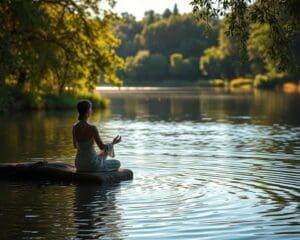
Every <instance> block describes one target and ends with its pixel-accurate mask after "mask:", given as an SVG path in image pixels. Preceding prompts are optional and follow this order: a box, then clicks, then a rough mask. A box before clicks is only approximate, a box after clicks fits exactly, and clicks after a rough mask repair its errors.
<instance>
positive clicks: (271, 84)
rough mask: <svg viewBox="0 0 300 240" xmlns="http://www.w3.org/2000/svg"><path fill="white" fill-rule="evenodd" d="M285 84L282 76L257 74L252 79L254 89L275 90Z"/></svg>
mask: <svg viewBox="0 0 300 240" xmlns="http://www.w3.org/2000/svg"><path fill="white" fill-rule="evenodd" d="M284 82H285V75H284V74H280V73H277V74H274V73H273V74H271V73H269V74H265V75H263V74H257V75H256V76H255V79H254V86H255V87H256V88H275V87H276V86H280V85H282V84H283V83H284Z"/></svg>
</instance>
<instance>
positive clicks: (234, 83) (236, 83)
mask: <svg viewBox="0 0 300 240" xmlns="http://www.w3.org/2000/svg"><path fill="white" fill-rule="evenodd" d="M245 85H247V86H249V85H250V86H251V87H252V86H253V79H251V78H236V79H232V80H231V81H230V87H232V88H236V87H242V86H245Z"/></svg>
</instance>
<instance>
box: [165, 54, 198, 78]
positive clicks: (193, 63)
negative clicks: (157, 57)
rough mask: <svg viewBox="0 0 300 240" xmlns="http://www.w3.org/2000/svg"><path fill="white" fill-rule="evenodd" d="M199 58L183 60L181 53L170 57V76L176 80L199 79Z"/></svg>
mask: <svg viewBox="0 0 300 240" xmlns="http://www.w3.org/2000/svg"><path fill="white" fill-rule="evenodd" d="M199 73H200V72H199V69H198V61H197V58H185V59H184V58H183V55H182V54H181V53H173V54H172V55H171V56H170V74H171V77H172V78H174V79H179V80H183V81H184V80H197V78H198V77H199Z"/></svg>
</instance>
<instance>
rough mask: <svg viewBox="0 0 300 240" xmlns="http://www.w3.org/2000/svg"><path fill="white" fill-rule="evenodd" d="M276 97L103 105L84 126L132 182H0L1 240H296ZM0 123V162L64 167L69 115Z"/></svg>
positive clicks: (295, 169) (294, 175) (298, 173)
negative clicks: (111, 150) (110, 144)
mask: <svg viewBox="0 0 300 240" xmlns="http://www.w3.org/2000/svg"><path fill="white" fill-rule="evenodd" d="M279 96H280V97H281V99H280V98H279ZM279 96H278V95H275V96H274V95H272V94H271V95H270V94H269V93H266V95H264V94H263V93H256V95H246V96H241V95H235V96H231V97H230V96H228V95H217V96H216V97H212V96H210V95H205V94H202V93H195V92H192V93H190V94H187V95H182V96H178V94H169V95H168V94H167V95H165V94H162V95H161V97H160V98H158V97H157V94H156V95H155V96H152V95H147V94H144V97H143V98H141V97H140V96H139V94H137V95H134V96H132V95H131V96H127V95H126V94H125V95H122V96H121V95H117V96H116V95H113V96H112V98H113V99H112V106H111V110H110V111H106V112H102V113H99V112H96V113H95V114H94V116H93V118H92V119H91V121H92V122H93V123H94V124H96V125H97V127H98V128H99V130H100V132H101V136H102V138H103V139H104V140H106V141H108V140H110V139H112V137H114V136H115V135H117V134H121V135H122V137H123V142H122V144H120V145H118V146H116V153H117V159H119V160H120V161H121V162H122V165H123V167H125V168H130V169H132V170H133V171H134V174H135V176H134V180H133V181H129V182H123V183H121V184H119V185H113V186H94V185H89V186H86V185H79V186H77V185H51V184H49V183H34V184H33V183H31V184H29V183H19V182H14V183H8V182H0V189H1V195H0V204H1V206H2V208H1V212H0V220H1V221H0V228H1V229H2V231H1V233H0V239H248V238H252V239H254V238H255V239H298V238H299V237H300V230H299V229H300V226H299V225H300V220H299V219H300V217H299V214H300V204H299V202H300V120H299V116H298V113H297V112H296V111H294V110H295V109H297V108H298V103H299V95H293V96H290V95H279ZM0 118H1V122H3V123H4V125H2V126H1V131H0V133H1V138H2V139H3V142H2V145H1V149H0V150H1V152H2V154H1V162H6V161H10V162H13V161H19V162H21V161H36V160H41V159H42V160H44V159H46V160H48V161H64V162H68V163H73V158H74V154H75V151H74V150H73V149H72V144H71V134H70V129H71V126H72V124H73V122H74V120H75V119H76V114H75V113H72V112H69V113H68V112H58V113H57V112H56V113H55V112H52V113H51V112H49V113H31V114H25V113H19V114H15V115H9V116H7V115H6V116H0ZM8 120H9V121H8ZM3 229H6V231H3Z"/></svg>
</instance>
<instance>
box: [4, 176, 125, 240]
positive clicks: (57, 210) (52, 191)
mask: <svg viewBox="0 0 300 240" xmlns="http://www.w3.org/2000/svg"><path fill="white" fill-rule="evenodd" d="M119 190H120V186H118V185H113V186H99V185H86V184H85V185H60V184H52V183H51V184H50V183H47V182H30V181H28V182H26V183H22V182H20V181H1V182H0V191H1V195H0V206H1V209H0V229H1V231H0V239H1V240H6V239H74V237H75V236H76V238H75V239H121V230H120V228H119V226H118V224H117V223H118V222H120V220H121V213H120V211H119V209H118V207H117V204H116V194H117V193H118V192H119ZM4 229H5V231H4Z"/></svg>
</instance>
